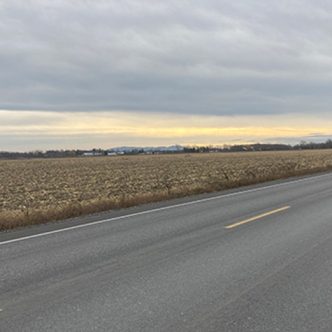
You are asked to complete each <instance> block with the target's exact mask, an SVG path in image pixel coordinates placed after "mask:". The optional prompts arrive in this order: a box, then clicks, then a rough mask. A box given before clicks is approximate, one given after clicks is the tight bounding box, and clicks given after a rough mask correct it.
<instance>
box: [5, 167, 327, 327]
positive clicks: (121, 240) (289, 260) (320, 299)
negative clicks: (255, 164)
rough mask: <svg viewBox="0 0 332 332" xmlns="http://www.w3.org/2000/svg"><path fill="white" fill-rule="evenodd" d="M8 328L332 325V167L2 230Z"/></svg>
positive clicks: (6, 322)
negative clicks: (322, 171)
mask: <svg viewBox="0 0 332 332" xmlns="http://www.w3.org/2000/svg"><path fill="white" fill-rule="evenodd" d="M66 227H70V228H66ZM0 331H282V332H286V331H292V332H293V331H310V332H312V331H332V174H329V173H327V174H321V175H318V176H317V175H316V176H312V177H305V178H298V179H291V180H286V181H277V182H270V183H266V184H263V185H258V186H252V187H247V188H241V189H237V190H231V191H227V192H223V193H219V194H213V195H201V196H196V197H191V198H186V199H181V200H175V201H171V202H166V203H165V202H164V203H160V204H157V205H148V206H144V207H137V208H132V209H128V210H122V211H116V212H112V213H108V214H101V215H98V216H89V217H85V218H81V219H73V220H72V221H69V222H61V223H55V224H48V225H46V226H45V225H43V226H37V227H30V228H27V229H23V230H17V231H13V232H7V233H2V234H0Z"/></svg>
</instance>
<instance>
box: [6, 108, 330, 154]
mask: <svg viewBox="0 0 332 332" xmlns="http://www.w3.org/2000/svg"><path fill="white" fill-rule="evenodd" d="M331 133H332V120H328V119H326V118H321V119H319V118H317V117H314V116H310V115H307V116H305V117H303V116H302V117H299V116H298V114H287V115H260V116H257V115H256V116H254V115H252V116H243V115H242V116H211V115H210V116H208V115H183V114H182V115H181V114H165V113H146V112H121V111H117V112H90V113H89V112H50V111H47V112H45V111H44V112H43V111H25V112H21V111H12V110H11V111H5V110H3V111H0V138H1V142H7V144H6V145H5V144H3V143H1V145H0V150H2V151H5V150H7V151H14V150H15V151H32V150H47V149H91V148H111V147H115V146H120V145H130V146H157V145H173V144H180V145H224V144H244V143H257V142H259V143H286V144H287V143H290V144H296V143H298V142H300V141H301V140H303V139H305V140H314V141H315V140H316V141H317V140H319V141H324V140H326V137H328V136H329V135H331ZM15 146H16V149H15Z"/></svg>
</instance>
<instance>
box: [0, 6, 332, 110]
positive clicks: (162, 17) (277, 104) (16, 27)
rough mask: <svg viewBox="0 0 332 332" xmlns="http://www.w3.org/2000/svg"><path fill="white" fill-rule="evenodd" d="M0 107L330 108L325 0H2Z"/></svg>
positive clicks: (331, 22) (330, 49) (331, 17)
mask: <svg viewBox="0 0 332 332" xmlns="http://www.w3.org/2000/svg"><path fill="white" fill-rule="evenodd" d="M0 75H1V79H0V109H16V110H27V109H40V110H62V111H66V110H83V111H84V110H87V111H89V110H91V111H93V110H124V111H126V110H136V111H139V110H142V111H157V112H165V111H167V112H175V113H188V114H193V113H196V114H220V115H224V114H231V115H233V114H234V115H241V114H242V115H243V114H276V113H290V112H292V113H294V112H300V113H302V114H304V113H306V112H307V113H313V112H317V114H321V113H323V112H325V113H328V112H330V110H331V109H330V105H331V102H332V94H331V83H332V3H331V2H328V1H323V0H316V1H314V0H312V1H305V0H293V1H289V0H281V1H260V0H259V1H258V0H257V1H255V0H246V1H229V0H227V1H223V0H218V1H214V0H209V1H143V0H137V1H116V0H115V1H111V0H110V1H102V0H100V1H95V0H85V1H83V0H77V1H75V0H72V1H69V0H59V1H51V0H30V1H28V0H26V1H21V0H0Z"/></svg>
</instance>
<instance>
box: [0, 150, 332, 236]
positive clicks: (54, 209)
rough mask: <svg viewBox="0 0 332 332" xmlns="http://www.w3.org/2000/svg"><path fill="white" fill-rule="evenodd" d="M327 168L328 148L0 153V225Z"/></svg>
mask: <svg viewBox="0 0 332 332" xmlns="http://www.w3.org/2000/svg"><path fill="white" fill-rule="evenodd" d="M329 169H332V151H328V150H326V151H297V152H260V153H231V154H192V155H153V156H128V157H127V156H120V157H101V158H75V159H74V158H73V159H48V160H1V161H0V230H4V229H10V228H14V227H18V226H23V225H27V224H34V223H41V222H46V221H50V220H56V219H64V218H68V217H74V216H79V215H82V214H87V213H92V212H97V211H104V210H109V209H115V208H120V207H128V206H132V205H137V204H141V203H146V202H153V201H158V200H163V199H168V198H173V197H180V196H185V195H189V194H195V193H202V192H211V191H217V190H222V189H226V188H232V187H237V186H240V185H245V184H252V183H258V182H262V181H266V180H272V179H278V178H284V177H289V176H292V175H301V174H308V173H313V172H317V171H322V170H329Z"/></svg>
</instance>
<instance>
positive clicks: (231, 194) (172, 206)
mask: <svg viewBox="0 0 332 332" xmlns="http://www.w3.org/2000/svg"><path fill="white" fill-rule="evenodd" d="M325 176H331V174H330V173H329V174H323V175H318V176H311V177H306V178H304V179H299V180H292V181H288V182H282V183H277V184H272V185H269V186H265V187H259V188H253V189H248V190H243V191H237V192H234V193H230V194H223V195H218V196H213V197H207V198H203V199H199V200H195V201H190V202H185V203H180V204H174V205H169V206H164V207H160V208H156V209H151V210H146V211H141V212H136V213H131V214H126V215H123V216H119V217H113V218H108V219H103V220H97V221H92V222H89V223H86V224H82V225H76V226H71V227H66V228H61V229H56V230H54V231H49V232H44V233H39V234H34V235H29V236H24V237H19V238H16V239H11V240H7V241H2V242H0V246H1V245H5V244H10V243H15V242H20V241H24V240H29V239H34V238H37V237H42V236H47V235H51V234H56V233H62V232H67V231H70V230H73V229H79V228H84V227H89V226H93V225H98V224H104V223H106V222H110V221H115V220H120V219H125V218H131V217H135V216H140V215H144V214H150V213H154V212H158V211H163V210H169V209H174V208H178V207H183V206H188V205H194V204H197V203H204V202H208V201H213V200H217V199H222V198H227V197H232V196H237V195H242V194H247V193H252V192H257V191H263V190H266V189H271V188H277V187H282V186H286V185H289V184H294V183H299V182H305V181H309V180H313V179H319V178H322V177H325Z"/></svg>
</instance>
